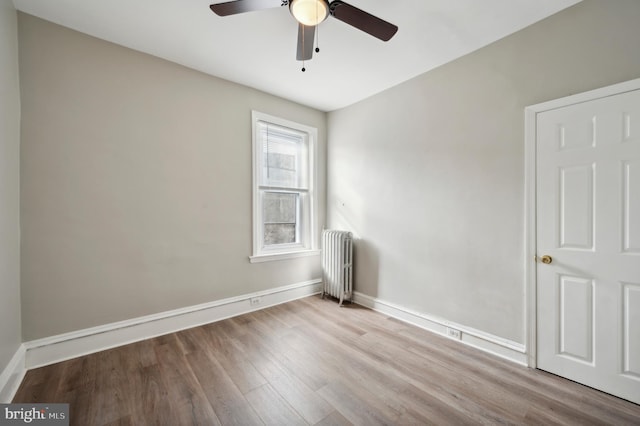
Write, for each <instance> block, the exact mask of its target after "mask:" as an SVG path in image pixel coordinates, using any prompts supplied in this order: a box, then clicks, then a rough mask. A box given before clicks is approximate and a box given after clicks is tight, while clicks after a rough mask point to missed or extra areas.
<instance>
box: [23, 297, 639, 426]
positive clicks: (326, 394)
mask: <svg viewBox="0 0 640 426" xmlns="http://www.w3.org/2000/svg"><path fill="white" fill-rule="evenodd" d="M14 402H51V403H53V402H66V403H70V410H71V424H75V425H83V426H85V425H117V424H121V425H129V424H131V425H172V426H173V425H191V424H202V425H215V424H223V425H230V424H238V425H253V424H269V425H288V424H300V425H306V424H311V425H345V424H359V425H367V426H369V425H376V424H397V425H403V424H419V425H423V424H437V425H448V424H455V425H460V424H542V425H552V424H576V425H577V424H579V425H586V424H611V425H625V424H635V425H638V424H640V406H638V405H635V404H632V403H630V402H626V401H623V400H620V399H617V398H614V397H612V396H610V395H607V394H604V393H601V392H598V391H596V390H593V389H590V388H587V387H584V386H581V385H579V384H576V383H573V382H570V381H568V380H564V379H561V378H559V377H556V376H554V375H551V374H547V373H545V372H542V371H538V370H531V369H527V368H524V367H520V366H518V365H516V364H513V363H511V362H508V361H504V360H501V359H499V358H495V357H493V356H491V355H489V354H486V353H484V352H481V351H478V350H475V349H473V348H470V347H467V346H464V345H462V344H460V343H458V342H455V341H452V340H449V339H447V338H444V337H441V336H437V335H434V334H432V333H429V332H426V331H424V330H421V329H418V328H416V327H413V326H410V325H407V324H404V323H402V322H400V321H397V320H395V319H391V318H388V317H386V316H384V315H382V314H379V313H376V312H373V311H370V310H368V309H365V308H363V307H360V306H357V305H351V306H349V305H348V306H347V307H344V308H338V306H337V303H336V302H335V301H329V300H321V299H320V297H319V296H312V297H308V298H305V299H301V300H298V301H294V302H290V303H287V304H284V305H280V306H276V307H272V308H268V309H265V310H262V311H259V312H255V313H251V314H247V315H242V316H239V317H236V318H232V319H228V320H224V321H220V322H216V323H213V324H209V325H205V326H202V327H197V328H193V329H190V330H186V331H182V332H179V333H173V334H169V335H166V336H162V337H158V338H154V339H150V340H146V341H143V342H139V343H134V344H130V345H127V346H123V347H120V348H116V349H112V350H108V351H103V352H99V353H96V354H92V355H87V356H84V357H80V358H76V359H73V360H70V361H65V362H61V363H58V364H55V365H51V366H47V367H43V368H39V369H35V370H31V371H29V372H28V373H27V375H26V377H25V379H24V381H23V383H22V385H21V387H20V389H19V390H18V393H17V395H16V397H15V399H14Z"/></svg>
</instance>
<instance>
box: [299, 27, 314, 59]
mask: <svg viewBox="0 0 640 426" xmlns="http://www.w3.org/2000/svg"><path fill="white" fill-rule="evenodd" d="M315 35H316V27H315V26H314V27H308V26H306V25H302V24H298V53H297V54H296V59H297V60H299V61H308V60H309V59H311V57H312V56H313V37H315Z"/></svg>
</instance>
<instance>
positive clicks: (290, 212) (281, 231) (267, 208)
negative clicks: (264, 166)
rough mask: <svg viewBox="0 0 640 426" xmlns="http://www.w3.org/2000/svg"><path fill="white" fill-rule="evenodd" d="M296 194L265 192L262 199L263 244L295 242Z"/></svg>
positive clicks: (297, 198)
mask: <svg viewBox="0 0 640 426" xmlns="http://www.w3.org/2000/svg"><path fill="white" fill-rule="evenodd" d="M298 201H299V195H298V194H291V193H286V192H270V191H265V192H264V193H263V197H262V205H263V212H262V217H263V220H264V222H263V227H264V244H265V246H267V245H273V244H290V243H295V242H296V234H297V229H296V227H297V218H298Z"/></svg>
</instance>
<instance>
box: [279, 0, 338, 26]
mask: <svg viewBox="0 0 640 426" xmlns="http://www.w3.org/2000/svg"><path fill="white" fill-rule="evenodd" d="M289 10H290V11H291V14H292V15H293V17H294V18H296V21H298V22H300V23H301V24H302V25H306V26H308V27H312V26H315V25H318V24H319V23H320V22H322V21H324V20H325V19H327V16H329V2H328V1H327V0H291V1H290V2H289Z"/></svg>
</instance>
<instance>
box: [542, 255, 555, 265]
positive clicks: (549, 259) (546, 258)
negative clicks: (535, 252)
mask: <svg viewBox="0 0 640 426" xmlns="http://www.w3.org/2000/svg"><path fill="white" fill-rule="evenodd" d="M540 260H541V261H542V263H544V264H545V265H548V264H550V263H551V262H553V258H552V257H551V256H549V255H548V254H545V255H544V256H542V257H541V258H540Z"/></svg>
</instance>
